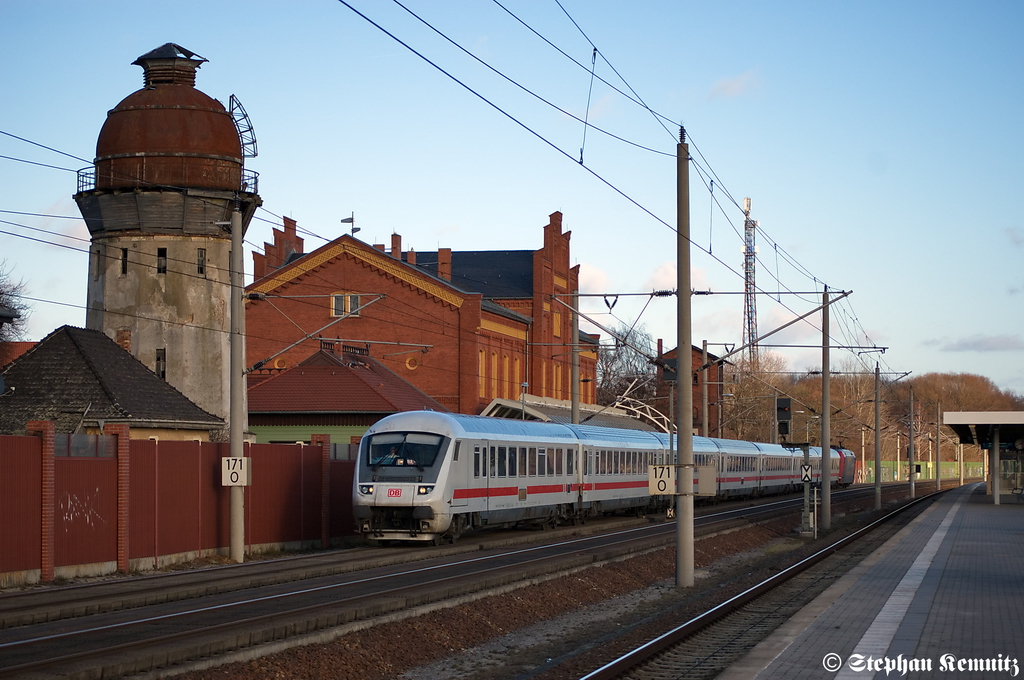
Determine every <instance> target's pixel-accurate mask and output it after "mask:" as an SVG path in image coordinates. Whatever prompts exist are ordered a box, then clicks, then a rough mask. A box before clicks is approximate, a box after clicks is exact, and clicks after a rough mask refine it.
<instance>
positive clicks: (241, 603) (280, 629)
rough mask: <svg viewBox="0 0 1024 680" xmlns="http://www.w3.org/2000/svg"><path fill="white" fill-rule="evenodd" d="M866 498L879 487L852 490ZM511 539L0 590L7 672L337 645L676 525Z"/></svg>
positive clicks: (98, 668)
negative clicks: (348, 631) (361, 630)
mask: <svg viewBox="0 0 1024 680" xmlns="http://www.w3.org/2000/svg"><path fill="white" fill-rule="evenodd" d="M858 493H860V494H866V493H873V491H872V490H856V489H855V490H850V491H847V492H844V494H846V495H848V496H853V495H857V494H858ZM800 502H801V501H800V499H788V500H772V501H769V502H763V503H761V504H758V505H756V506H750V507H730V508H727V509H719V508H709V509H706V514H704V515H703V516H702V517H700V518H698V520H697V525H698V529H697V533H698V534H707V533H710V532H714V531H721V530H724V529H728V528H731V527H734V526H740V525H745V524H749V523H750V522H752V521H757V520H759V519H765V518H767V517H772V516H778V515H779V513H792V512H793V507H794V505H796V506H798V505H799V504H800ZM539 533H540V532H533V536H532V537H531V538H533V539H534V540H535V539H536V536H537V534H539ZM551 535H552V536H553V535H554V534H553V533H552V534H551ZM494 537H497V538H494ZM510 540H512V541H514V540H516V539H515V537H508V536H506V535H503V534H494V535H493V536H481V540H480V541H479V542H477V543H476V544H475V545H474V544H472V543H470V542H468V541H467V542H465V543H463V544H460V545H458V546H450V547H448V548H446V549H443V550H439V551H438V550H430V549H411V550H368V551H358V550H356V551H346V552H343V553H332V554H330V555H317V556H307V557H303V558H294V559H289V560H278V561H274V562H272V563H271V562H267V563H249V564H246V565H238V566H233V567H224V568H217V569H208V570H203V571H202V572H200V573H196V572H189V573H179V574H173V575H169V576H160V577H148V578H138V579H122V580H118V581H112V582H105V583H99V584H92V585H89V586H80V587H74V588H59V589H45V590H44V589H40V590H36V591H30V592H26V593H16V594H8V595H4V596H2V597H0V620H2V621H3V622H4V625H5V626H6V627H5V628H4V629H3V630H0V677H31V676H33V675H36V676H38V677H44V676H46V675H51V676H52V675H60V676H62V677H71V678H74V677H82V678H84V677H99V676H102V677H115V676H119V675H127V674H132V673H139V672H143V671H147V670H151V669H155V668H161V667H167V666H171V665H175V664H181V663H186V662H193V661H195V660H197V659H202V658H208V657H210V656H213V655H216V654H222V653H225V652H228V651H232V650H239V649H254V648H255V647H257V646H259V645H265V644H268V643H275V642H277V643H281V642H282V641H286V640H291V641H296V640H299V639H303V640H305V641H310V640H311V639H329V638H330V637H333V636H336V635H337V634H339V633H338V626H345V625H346V624H347V625H349V626H352V625H367V624H366V622H367V621H368V620H370V619H373V618H375V617H381V616H385V615H395V614H396V613H398V612H403V611H404V612H413V611H417V610H418V609H419V610H422V609H423V608H425V607H430V606H442V604H441V603H445V605H444V606H447V605H448V604H451V603H458V602H464V601H468V600H470V599H475V598H477V597H483V596H485V595H489V594H493V593H494V592H500V591H501V590H502V589H506V590H507V589H512V588H516V587H522V585H524V584H529V583H533V582H538V581H540V580H544V579H547V578H551V577H553V576H554V575H561V574H566V573H571V572H572V571H574V570H579V569H584V568H587V567H590V566H593V565H596V564H601V563H604V562H607V561H610V560H615V559H622V558H624V557H626V556H629V555H636V554H642V553H643V552H646V551H650V550H654V549H657V548H660V547H662V546H664V545H666V544H668V543H670V542H671V541H672V540H674V528H673V525H672V524H670V523H661V524H644V525H642V526H635V527H631V528H625V529H621V530H618V531H612V532H609V533H604V534H597V535H594V536H587V537H579V536H569V537H563V538H562V539H561V540H556V541H554V542H551V543H546V544H542V545H529V546H517V547H514V548H512V549H509V548H507V547H502V548H495V547H489V545H491V544H493V543H496V542H499V543H504V542H508V541H510ZM279 646H280V645H279ZM259 653H261V652H258V651H255V650H254V651H253V655H254V656H255V655H258V654H259ZM100 674H101V675H100Z"/></svg>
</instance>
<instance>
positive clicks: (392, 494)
mask: <svg viewBox="0 0 1024 680" xmlns="http://www.w3.org/2000/svg"><path fill="white" fill-rule="evenodd" d="M401 495H402V490H401V489H388V498H398V497H400V496H401Z"/></svg>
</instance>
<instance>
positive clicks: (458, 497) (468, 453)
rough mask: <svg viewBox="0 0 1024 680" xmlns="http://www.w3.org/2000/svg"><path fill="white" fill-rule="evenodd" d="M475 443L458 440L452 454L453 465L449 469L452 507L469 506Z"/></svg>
mask: <svg viewBox="0 0 1024 680" xmlns="http://www.w3.org/2000/svg"><path fill="white" fill-rule="evenodd" d="M473 447H474V443H473V442H468V441H464V440H461V439H460V440H458V441H456V442H455V448H454V449H453V453H452V460H451V465H450V467H449V468H448V480H449V488H450V490H451V494H452V497H451V505H452V507H453V508H461V507H465V506H467V505H469V493H468V492H469V489H470V487H471V486H472V478H471V477H470V474H471V473H472V465H473V461H472V457H473Z"/></svg>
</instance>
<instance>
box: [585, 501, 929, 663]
mask: <svg viewBox="0 0 1024 680" xmlns="http://www.w3.org/2000/svg"><path fill="white" fill-rule="evenodd" d="M940 493H944V491H935V492H933V493H930V494H927V495H925V496H921V497H919V498H917V499H916V500H914V501H912V502H911V503H908V504H905V505H903V506H901V507H900V508H898V509H896V510H895V511H893V512H891V513H888V514H887V515H885V516H884V517H882V518H880V519H878V520H876V521H875V522H872V523H871V524H869V525H868V526H865V527H863V528H862V529H859V530H857V531H855V532H853V533H851V534H849V535H847V536H845V537H843V538H841V539H838V540H836V541H833V542H831V543H830V544H829V545H827V546H825V547H823V548H822V549H820V550H818V551H817V552H815V553H814V554H812V555H810V556H808V557H806V558H804V559H802V560H800V561H799V562H797V563H796V564H794V565H792V566H790V567H789V568H787V569H784V570H782V571H780V572H779V573H777V574H775V575H773V576H771V577H770V578H767V579H765V580H764V581H762V582H760V583H758V584H756V585H753V586H752V587H749V588H747V589H745V590H743V591H742V592H740V593H739V594H737V595H734V596H733V597H730V598H729V599H727V600H726V601H724V602H722V603H720V604H719V605H717V606H715V607H713V608H711V609H709V610H708V611H706V612H704V613H702V614H700V615H698V616H695V617H693V618H691V619H689V620H688V621H686V622H684V623H682V624H680V625H677V626H675V627H673V628H671V629H669V630H667V631H665V632H664V633H662V634H660V635H658V636H656V637H654V638H653V639H651V640H649V641H648V642H646V643H644V644H643V645H640V646H639V647H636V648H635V649H632V650H630V651H628V652H626V653H625V654H622V655H620V656H618V657H617V658H615V659H613V660H611V661H608V662H607V663H605V664H604V665H602V666H601V667H599V668H597V669H596V670H594V671H592V672H590V673H587V674H586V675H584V676H583V677H582V678H581V680H616V679H629V680H660V679H662V678H674V679H678V680H698V679H700V680H703V679H705V678H713V677H716V676H717V675H718V674H719V673H721V672H722V671H723V670H725V669H726V668H727V667H728V666H729V665H730V664H731V663H733V662H734V661H736V660H738V659H739V658H740V657H742V656H743V655H744V654H745V653H746V652H748V651H749V650H751V649H753V647H754V646H755V645H756V644H757V643H758V642H760V641H761V640H763V639H764V638H766V637H767V636H768V635H770V634H771V633H772V632H773V631H774V630H775V629H776V628H778V627H779V626H780V625H781V624H782V623H784V622H785V621H787V620H788V619H789V618H790V617H792V616H793V615H794V614H795V613H796V612H797V611H799V610H800V609H801V608H802V607H804V606H805V605H806V604H807V603H809V602H810V601H811V600H813V599H814V598H815V597H817V595H819V594H820V593H821V592H823V591H824V590H825V589H826V588H827V587H828V586H830V585H831V584H832V583H834V582H835V581H836V580H837V579H838V578H840V577H841V576H842V575H844V574H845V573H846V572H848V571H849V570H850V569H852V568H853V567H854V566H856V565H857V564H858V563H860V562H861V561H862V560H863V559H864V558H865V557H867V555H869V554H870V553H871V552H872V551H874V550H875V549H876V548H877V547H878V546H879V545H881V544H882V543H884V542H885V541H886V540H888V538H889V537H890V536H891V535H892V534H894V533H896V531H898V529H899V528H900V527H901V526H902V525H903V523H900V524H899V525H895V526H894V525H893V523H892V522H890V520H892V519H893V518H895V517H897V516H899V515H903V514H909V515H915V514H917V513H918V512H920V511H921V510H923V509H924V507H925V506H927V504H928V503H930V502H931V501H932V500H934V498H935V497H936V496H937V495H938V494H940ZM908 521H909V519H908Z"/></svg>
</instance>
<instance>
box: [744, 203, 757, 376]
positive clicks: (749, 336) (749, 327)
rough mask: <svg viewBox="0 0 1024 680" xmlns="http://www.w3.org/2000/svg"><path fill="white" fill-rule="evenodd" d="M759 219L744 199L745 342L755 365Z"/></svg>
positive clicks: (751, 360)
mask: <svg viewBox="0 0 1024 680" xmlns="http://www.w3.org/2000/svg"><path fill="white" fill-rule="evenodd" d="M756 229H757V220H752V219H750V199H749V198H744V199H743V344H744V345H746V344H748V343H750V347H749V348H748V349H747V356H748V357H749V358H750V363H751V365H753V364H754V363H755V362H756V361H757V345H754V344H753V342H754V340H756V339H757V295H756V293H755V292H754V291H755V289H756V287H755V285H754V271H755V269H756V267H757V247H756V246H755V245H754V232H755V231H756Z"/></svg>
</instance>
